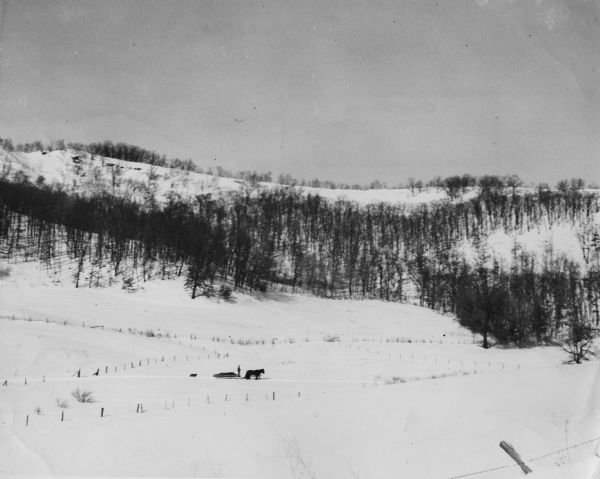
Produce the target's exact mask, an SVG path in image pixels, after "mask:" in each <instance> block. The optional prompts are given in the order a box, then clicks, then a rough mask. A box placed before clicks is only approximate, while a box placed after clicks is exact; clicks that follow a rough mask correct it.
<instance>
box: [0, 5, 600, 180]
mask: <svg viewBox="0 0 600 479" xmlns="http://www.w3.org/2000/svg"><path fill="white" fill-rule="evenodd" d="M0 2H2V3H1V4H0V5H1V7H0V8H1V10H0V12H1V14H2V19H1V21H0V42H1V51H0V55H1V57H0V136H1V137H12V138H13V140H15V141H17V142H23V141H31V140H34V139H42V140H49V139H58V138H64V139H66V140H67V141H82V142H92V141H100V140H104V139H110V140H113V141H125V142H128V143H133V144H137V145H139V146H142V147H145V148H149V149H154V150H156V151H158V152H160V153H164V154H166V155H167V156H169V157H180V158H192V159H193V160H194V161H196V162H197V163H198V164H199V165H200V166H203V167H206V166H211V165H215V164H216V165H220V166H222V167H225V168H228V169H235V170H240V169H252V170H257V171H260V172H264V171H269V170H270V171H272V172H273V173H274V174H278V173H291V174H292V175H294V176H297V177H304V178H307V179H309V178H313V177H318V178H321V179H331V180H334V181H345V182H350V183H353V182H359V183H367V182H369V181H371V180H373V179H380V180H382V181H387V182H390V183H395V182H399V181H402V180H405V179H406V178H407V177H410V176H412V177H416V178H421V179H424V180H427V179H429V178H431V177H433V176H435V175H441V176H446V175H450V174H462V173H465V172H468V173H471V174H474V175H481V174H504V173H517V174H519V175H520V176H521V177H522V178H523V179H525V180H528V181H535V182H537V181H548V182H555V181H556V180H557V179H559V178H563V177H568V178H570V177H573V176H578V177H584V178H586V179H587V180H588V181H596V182H600V0H587V1H586V0H537V1H536V0H527V1H515V0H488V1H485V0H438V1H434V0H431V1H430V0H415V1H410V0H394V1H353V0H340V1H326V0H290V1H282V0H277V1H266V0H265V1H258V2H256V1H251V0H240V1H234V0H219V1H187V2H186V1H172V2H169V1H164V0H160V1H149V0H146V1H133V0H132V1H123V0H118V1H105V0H93V1H69V0H40V1H31V0H0Z"/></svg>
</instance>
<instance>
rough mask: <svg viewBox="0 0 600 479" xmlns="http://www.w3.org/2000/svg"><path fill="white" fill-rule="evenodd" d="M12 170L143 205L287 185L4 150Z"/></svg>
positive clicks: (369, 194) (333, 194)
mask: <svg viewBox="0 0 600 479" xmlns="http://www.w3.org/2000/svg"><path fill="white" fill-rule="evenodd" d="M2 168H6V169H7V170H8V171H9V177H14V175H15V174H16V173H17V172H19V171H21V172H22V173H24V174H25V175H27V177H28V179H29V181H31V182H36V180H37V179H38V178H40V176H41V177H43V183H45V184H47V185H50V186H57V187H61V188H63V189H66V190H68V191H72V192H74V193H78V194H84V195H85V194H92V193H97V192H102V191H104V192H107V193H110V194H115V195H118V196H127V197H131V198H132V199H139V200H140V201H142V200H143V192H144V190H146V191H147V190H149V189H150V190H152V191H153V194H154V197H155V199H156V201H157V202H158V203H159V204H164V203H165V202H166V201H167V200H168V198H170V197H172V196H173V195H175V196H177V197H180V198H183V199H186V198H193V197H194V196H196V195H200V194H213V195H219V194H227V193H231V192H239V191H244V190H249V189H254V188H257V187H258V188H261V189H274V188H281V187H282V186H284V185H280V184H277V183H266V182H259V183H258V184H256V185H250V184H249V183H248V182H246V181H243V180H239V179H234V178H225V177H218V176H213V175H210V174H206V173H196V172H192V171H184V170H179V169H175V168H169V167H163V166H153V165H149V164H146V163H133V162H129V161H123V160H118V159H114V158H107V157H101V156H98V155H91V154H89V153H84V152H78V151H74V150H55V151H48V152H46V151H35V152H31V153H22V152H10V153H9V152H6V151H4V150H2V149H0V171H2ZM293 188H295V189H297V190H298V191H299V192H301V193H303V194H305V195H319V196H320V197H322V198H326V199H328V200H332V201H336V200H347V201H351V202H355V203H357V204H359V205H361V206H365V205H368V204H373V203H388V204H406V205H416V204H424V203H433V202H436V201H442V200H447V199H448V194H447V193H446V191H445V190H444V189H443V188H432V187H425V188H422V189H421V190H414V191H411V190H410V189H408V188H397V189H371V190H347V189H328V188H315V187H310V186H302V187H300V186H298V187H293ZM476 194H477V190H476V189H470V190H468V191H466V192H465V193H464V194H463V195H462V196H460V197H459V198H458V199H457V200H456V201H466V200H468V199H470V198H472V197H474V196H475V195H476Z"/></svg>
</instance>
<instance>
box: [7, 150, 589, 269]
mask: <svg viewBox="0 0 600 479" xmlns="http://www.w3.org/2000/svg"><path fill="white" fill-rule="evenodd" d="M0 172H2V174H3V175H5V176H6V177H8V178H11V179H13V180H14V179H19V178H21V179H22V178H23V177H25V178H27V179H28V180H29V181H31V182H33V183H36V184H38V185H40V186H41V185H48V186H52V187H55V188H59V189H62V190H65V191H68V192H72V193H77V194H80V195H84V196H89V195H92V194H99V193H106V194H110V195H115V196H119V197H125V198H129V199H132V200H134V201H137V202H139V203H144V201H146V200H147V199H148V197H149V196H151V197H152V198H153V199H154V200H155V201H156V202H157V203H158V204H159V205H161V204H162V205H164V204H166V203H167V202H168V201H169V199H173V198H174V199H180V200H193V199H194V198H195V197H196V196H198V195H206V194H210V195H213V196H215V197H222V196H226V195H228V194H230V193H234V192H250V193H251V192H252V191H257V189H258V190H272V189H277V188H281V187H282V186H281V185H278V184H275V183H264V182H261V183H258V184H255V185H250V184H249V183H247V182H245V181H243V180H238V179H232V178H221V177H217V176H213V175H208V174H203V173H196V172H192V171H184V170H180V169H174V168H167V167H162V166H152V165H149V164H145V163H132V162H127V161H122V160H118V159H114V158H106V157H101V156H94V155H91V154H89V153H85V152H79V151H74V150H55V151H45V150H42V151H35V152H31V153H23V152H7V151H5V150H2V149H0ZM294 189H296V190H298V191H299V192H301V193H302V194H304V195H319V196H320V197H321V198H324V199H328V200H331V201H337V200H344V201H349V202H354V203H356V204H358V205H360V206H366V205H373V204H377V203H385V204H390V205H401V206H405V207H407V208H408V210H409V211H410V208H411V206H417V205H425V204H432V203H435V202H441V201H449V200H450V199H449V197H448V194H447V192H446V191H445V189H443V188H432V187H430V188H427V187H426V188H422V189H421V190H415V191H413V192H411V190H410V189H376V190H345V189H344V190H339V189H327V188H313V187H294ZM511 191H512V190H511ZM515 192H516V193H517V194H526V193H531V192H533V189H531V188H524V187H520V188H516V189H515ZM587 192H588V193H592V194H595V193H596V190H587ZM477 194H478V188H469V189H468V190H467V191H466V192H464V193H463V194H461V195H459V196H458V197H457V198H456V199H454V200H452V201H454V202H463V201H468V200H469V199H472V198H474V197H475V196H476V195H477ZM599 227H600V213H596V214H595V215H594V216H593V220H592V221H591V222H589V223H587V224H581V223H577V222H574V221H558V222H553V223H552V224H549V223H548V222H540V223H538V224H536V225H535V227H534V228H528V229H526V230H514V231H504V230H497V231H494V232H492V233H490V234H489V236H488V237H487V239H486V241H487V247H488V249H489V251H490V254H491V257H490V261H492V260H494V259H495V260H498V261H501V262H502V263H504V264H506V265H510V263H511V251H512V250H513V249H514V248H515V246H517V247H518V248H520V250H522V251H525V252H527V253H531V254H533V255H534V256H536V257H537V258H538V263H541V262H542V259H543V258H542V256H543V253H544V251H546V250H548V248H549V247H551V248H552V251H553V254H554V256H555V257H561V256H564V257H566V258H568V259H570V260H571V261H575V262H576V263H579V264H581V265H584V258H583V255H582V247H583V246H582V244H581V237H582V236H584V235H585V234H586V233H587V234H589V233H590V231H592V232H593V231H595V230H597V229H598V228H599ZM463 253H464V254H465V255H466V256H467V257H469V258H474V256H475V252H474V249H473V247H472V245H471V244H465V245H464V246H463Z"/></svg>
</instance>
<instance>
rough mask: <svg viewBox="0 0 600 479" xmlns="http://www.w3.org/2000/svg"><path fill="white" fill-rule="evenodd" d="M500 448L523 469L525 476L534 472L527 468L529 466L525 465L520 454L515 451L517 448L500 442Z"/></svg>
mask: <svg viewBox="0 0 600 479" xmlns="http://www.w3.org/2000/svg"><path fill="white" fill-rule="evenodd" d="M500 447H501V448H502V449H503V450H504V452H506V454H508V455H509V456H510V457H511V458H512V459H513V460H514V461H515V462H516V463H517V464H518V465H519V467H520V468H521V469H522V471H523V472H524V473H525V474H529V473H530V472H533V471H532V470H531V469H530V468H529V467H528V466H527V464H525V463H524V462H523V459H521V456H519V453H518V452H517V451H516V450H515V448H514V447H512V446H511V445H510V444H509V443H507V442H505V441H500Z"/></svg>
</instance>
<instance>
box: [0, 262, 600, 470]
mask: <svg viewBox="0 0 600 479" xmlns="http://www.w3.org/2000/svg"><path fill="white" fill-rule="evenodd" d="M10 267H11V272H10V275H9V276H8V277H7V278H4V279H2V280H0V316H1V318H0V382H4V381H6V384H7V385H6V386H1V387H0V476H11V475H16V476H37V475H57V476H136V477H140V476H150V477H184V476H185V477H244V478H246V477H247V478H263V477H264V478H384V477H407V478H432V479H435V478H439V479H448V478H458V477H481V478H494V479H495V478H513V477H521V476H522V475H523V473H522V472H521V470H520V469H519V467H518V466H517V465H516V464H515V463H514V462H513V461H512V460H511V459H510V458H509V457H508V456H507V455H506V454H505V453H504V452H503V451H502V449H501V448H500V447H499V446H498V444H499V442H500V441H501V440H504V441H507V442H509V443H511V444H512V445H513V446H514V447H515V448H516V449H517V451H518V452H519V453H520V454H521V456H522V458H523V459H524V460H525V462H526V463H527V464H528V465H529V466H530V467H531V468H532V469H533V471H534V474H533V475H531V476H529V477H538V478H558V477H560V478H587V477H592V472H593V471H594V470H595V468H596V463H597V456H596V454H597V450H596V446H598V444H600V442H598V441H592V442H588V443H586V444H581V443H584V442H586V441H589V440H592V439H594V438H596V437H598V436H600V381H598V365H599V363H598V362H597V361H595V360H594V361H590V362H588V363H586V364H584V365H580V366H574V365H567V364H563V361H564V360H565V359H566V355H565V353H564V352H562V351H561V350H560V349H559V348H555V347H546V348H535V349H528V350H515V349H500V348H492V349H490V350H487V351H485V350H483V349H482V348H481V347H480V346H479V345H478V344H477V343H476V341H477V339H478V338H473V336H472V335H471V334H470V333H469V332H468V331H466V330H464V329H463V328H461V327H460V326H459V325H458V324H457V323H456V322H455V321H453V319H452V318H450V317H445V316H441V315H439V314H436V313H434V312H432V311H429V310H425V309H421V308H418V307H415V306H408V305H401V304H392V303H383V302H374V301H333V300H323V299H317V298H313V297H305V296H299V295H296V296H289V295H284V294H275V293H271V294H270V295H269V296H268V297H264V296H260V297H258V296H249V295H242V294H236V298H235V302H231V303H225V302H216V301H212V300H207V299H202V298H198V299H196V300H191V299H189V297H187V295H186V294H185V291H184V289H183V287H182V285H181V284H178V283H177V282H160V281H155V282H150V283H147V284H146V285H145V287H144V289H143V290H141V291H138V292H136V293H128V292H126V291H124V290H121V289H117V288H114V289H113V288H103V289H74V288H73V287H72V286H66V285H65V286H61V285H57V284H53V282H52V281H50V280H49V279H48V278H47V277H46V274H45V273H44V272H42V271H39V267H38V266H37V265H34V264H24V265H23V264H22V265H10ZM30 318H31V321H30V320H29V319H30ZM46 321H47V322H46ZM65 322H66V324H65ZM140 331H141V332H143V333H144V334H139V332H140ZM151 332H152V333H151ZM151 334H155V335H156V336H154V337H152V336H151ZM238 365H241V368H242V374H243V372H244V371H245V370H246V369H259V368H264V369H265V371H266V373H265V376H264V377H263V379H261V380H260V381H254V380H251V381H246V380H243V379H215V378H213V377H212V375H213V374H214V373H217V372H221V371H234V370H235V369H236V368H237V366H238ZM79 370H80V371H81V377H79V378H78V377H77V371H79ZM96 371H99V375H98V376H93V375H92V373H94V372H96ZM191 373H195V374H197V376H196V377H190V374H191ZM76 388H79V389H80V390H82V391H83V390H89V391H91V392H92V393H93V397H94V398H95V402H92V403H79V402H77V401H76V400H75V399H74V398H73V397H72V395H71V393H72V391H73V390H75V389H76ZM65 400H66V401H68V407H66V408H61V407H59V403H60V402H62V401H65ZM138 405H141V406H139V407H140V408H142V409H143V411H144V412H140V413H137V412H136V410H137V409H138ZM102 410H103V416H104V417H101V412H102ZM63 413H64V420H63V421H61V414H63ZM598 454H600V451H598ZM491 469H494V470H491ZM481 471H487V472H481ZM476 472H480V473H479V474H474V475H470V474H472V473H476ZM467 475H469V476H467Z"/></svg>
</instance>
